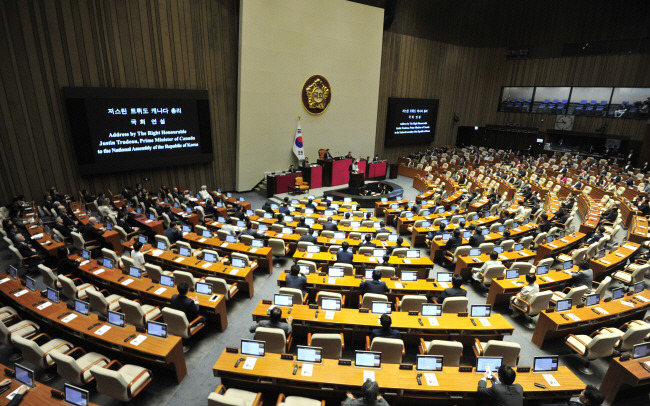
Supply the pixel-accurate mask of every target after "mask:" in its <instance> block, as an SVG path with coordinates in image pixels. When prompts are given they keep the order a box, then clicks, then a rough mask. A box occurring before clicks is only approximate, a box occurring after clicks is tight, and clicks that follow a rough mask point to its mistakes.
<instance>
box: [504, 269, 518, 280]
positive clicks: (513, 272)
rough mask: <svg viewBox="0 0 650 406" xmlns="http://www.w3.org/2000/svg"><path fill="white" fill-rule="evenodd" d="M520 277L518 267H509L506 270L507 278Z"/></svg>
mask: <svg viewBox="0 0 650 406" xmlns="http://www.w3.org/2000/svg"><path fill="white" fill-rule="evenodd" d="M517 278H519V270H518V269H508V270H506V279H517Z"/></svg>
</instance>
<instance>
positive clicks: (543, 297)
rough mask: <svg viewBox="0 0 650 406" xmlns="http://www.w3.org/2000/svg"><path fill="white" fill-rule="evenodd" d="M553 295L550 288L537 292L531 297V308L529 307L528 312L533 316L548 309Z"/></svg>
mask: <svg viewBox="0 0 650 406" xmlns="http://www.w3.org/2000/svg"><path fill="white" fill-rule="evenodd" d="M551 297H553V292H552V291H550V290H543V291H541V292H537V293H535V294H534V295H533V297H532V298H531V299H530V302H529V303H530V309H528V312H527V313H526V314H527V315H529V316H531V317H533V316H536V315H538V314H540V313H541V312H542V311H544V310H546V309H548V305H549V303H550V302H551Z"/></svg>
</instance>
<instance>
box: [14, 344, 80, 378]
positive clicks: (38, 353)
mask: <svg viewBox="0 0 650 406" xmlns="http://www.w3.org/2000/svg"><path fill="white" fill-rule="evenodd" d="M13 341H14V343H15V344H16V346H17V347H18V348H20V350H21V352H22V354H23V358H24V359H25V360H26V361H29V362H31V363H32V364H34V365H36V366H37V367H39V368H41V369H48V368H50V367H51V366H53V365H54V360H53V359H52V357H51V356H50V354H51V353H53V352H60V353H63V354H65V353H67V352H68V351H70V350H71V349H72V348H73V347H74V346H73V345H72V344H70V343H69V342H67V341H65V340H62V339H60V338H55V339H52V338H50V337H49V336H48V335H47V334H45V333H41V334H39V335H37V336H36V337H34V338H31V339H27V338H25V337H21V336H14V337H13ZM39 341H41V342H42V344H39ZM54 377H55V375H54V374H51V373H46V374H44V375H43V376H41V379H42V380H43V381H45V382H47V381H50V380H52V379H53V378H54Z"/></svg>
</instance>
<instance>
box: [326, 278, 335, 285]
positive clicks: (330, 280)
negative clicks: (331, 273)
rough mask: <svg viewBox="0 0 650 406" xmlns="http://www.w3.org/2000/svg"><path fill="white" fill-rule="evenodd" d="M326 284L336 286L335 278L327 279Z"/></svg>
mask: <svg viewBox="0 0 650 406" xmlns="http://www.w3.org/2000/svg"><path fill="white" fill-rule="evenodd" d="M327 283H328V284H330V285H336V278H327Z"/></svg>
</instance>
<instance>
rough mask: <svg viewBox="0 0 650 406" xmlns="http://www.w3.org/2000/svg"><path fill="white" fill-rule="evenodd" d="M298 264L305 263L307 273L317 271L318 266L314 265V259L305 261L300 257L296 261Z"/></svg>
mask: <svg viewBox="0 0 650 406" xmlns="http://www.w3.org/2000/svg"><path fill="white" fill-rule="evenodd" d="M297 264H298V265H306V266H308V267H309V273H310V274H313V273H318V267H317V266H316V263H315V262H314V261H307V260H304V259H300V260H298V262H297Z"/></svg>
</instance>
